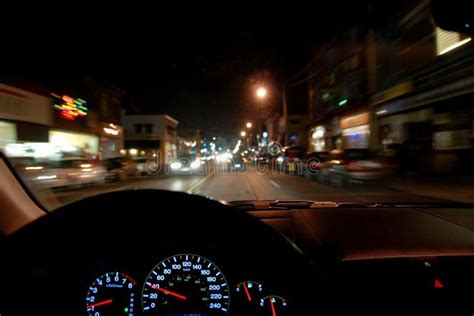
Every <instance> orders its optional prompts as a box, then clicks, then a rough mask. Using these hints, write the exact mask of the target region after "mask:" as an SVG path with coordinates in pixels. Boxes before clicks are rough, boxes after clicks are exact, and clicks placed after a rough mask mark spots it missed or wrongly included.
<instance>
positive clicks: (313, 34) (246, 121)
mask: <svg viewBox="0 0 474 316" xmlns="http://www.w3.org/2000/svg"><path fill="white" fill-rule="evenodd" d="M349 6H350V7H348V8H347V10H344V12H341V10H338V8H337V4H335V5H330V4H328V5H324V7H321V8H319V9H318V10H315V12H313V13H311V14H309V12H308V13H303V12H298V15H296V16H297V17H298V18H297V19H296V20H298V21H297V22H296V23H293V22H289V21H290V19H289V17H287V18H285V19H280V18H277V17H276V16H273V15H271V16H269V13H268V12H264V13H262V12H259V13H257V12H255V15H254V16H252V17H251V18H250V17H249V18H248V19H247V18H242V17H240V18H238V19H236V18H231V17H226V18H219V17H213V16H212V15H210V14H209V17H206V18H204V16H203V17H199V18H198V17H197V16H194V17H191V16H190V17H181V19H180V20H179V21H182V22H183V21H186V27H184V24H183V29H180V28H179V27H178V26H179V25H178V24H179V23H178V22H176V21H178V20H174V24H169V23H168V22H166V23H165V22H164V21H155V20H159V19H157V18H156V17H155V18H156V19H152V20H151V21H150V24H143V25H135V26H132V25H127V27H126V28H124V27H123V26H122V27H118V28H117V29H113V28H111V30H112V29H113V32H112V31H111V32H110V34H107V36H104V37H101V38H99V37H97V38H95V37H96V36H94V34H93V33H96V29H94V30H91V32H90V33H91V35H88V36H86V37H85V38H84V37H81V38H79V37H78V40H75V37H74V38H70V39H68V41H64V42H61V40H57V41H56V40H55V41H56V42H55V43H51V42H50V43H48V45H50V46H51V47H49V48H48V49H47V50H41V49H36V50H35V52H34V54H32V52H31V49H28V50H23V52H25V51H28V52H29V55H28V57H27V58H23V55H16V48H19V47H20V46H17V45H13V44H12V45H10V50H3V51H2V52H1V54H5V55H2V57H3V60H16V59H15V57H16V58H17V59H18V60H20V59H21V60H22V62H21V63H16V62H11V66H10V68H9V69H8V71H5V72H3V73H2V74H1V75H0V150H1V151H2V153H3V154H4V155H5V156H6V157H7V159H8V161H9V163H10V164H11V165H12V166H13V168H14V170H15V172H17V174H18V175H19V176H20V178H21V179H22V180H23V181H24V183H25V184H26V186H27V187H28V188H29V189H30V190H31V191H32V192H33V193H34V194H35V195H37V197H38V199H39V201H40V202H41V203H43V205H44V206H45V207H46V208H48V209H50V210H53V209H55V208H57V207H59V206H60V205H64V204H67V203H71V202H73V201H76V200H80V199H83V198H85V197H88V196H92V195H97V194H101V193H105V192H111V191H119V190H130V189H163V190H173V191H183V192H188V193H192V194H198V195H203V196H207V197H211V198H213V199H217V200H226V201H234V200H256V199H272V200H273V199H278V200H288V199H292V200H294V199H296V200H315V201H333V202H364V203H375V202H377V203H383V202H391V203H404V202H407V203H413V202H428V203H429V202H474V164H473V161H474V147H473V146H474V141H473V139H474V138H473V136H474V112H473V109H474V107H473V104H474V94H473V91H474V82H473V80H472V77H473V76H474V64H473V60H472V56H473V54H472V53H473V51H474V49H473V45H472V43H471V35H469V34H468V33H469V32H467V31H466V33H463V32H457V31H451V30H445V29H442V28H440V27H439V26H437V25H436V24H435V22H434V21H433V19H432V14H431V11H430V5H429V1H401V2H398V1H393V2H391V4H389V5H388V4H386V3H382V2H380V1H375V2H374V3H369V4H368V3H361V4H356V3H354V4H351V5H349ZM308 11H311V10H308ZM316 11H317V12H316ZM248 14H249V12H247V15H248ZM288 14H289V12H288ZM247 15H246V16H247ZM188 18H189V19H188ZM208 18H209V19H208ZM144 20H146V19H144ZM202 20H207V21H209V22H211V25H210V26H205V25H204V24H203V21H202ZM284 21H285V23H284ZM180 23H181V22H180ZM183 23H184V22H183ZM122 28H124V29H123V30H122ZM129 28H130V29H129ZM466 28H468V26H466ZM128 30H129V31H130V32H127V31H128ZM84 32H86V30H84ZM97 33H100V32H97ZM130 33H131V34H132V35H133V36H129V34H130ZM95 35H97V34H95ZM71 36H73V35H71ZM101 36H102V35H101ZM38 38H39V37H38ZM41 38H44V36H43V37H41ZM48 38H50V39H52V38H55V36H52V35H51V36H48ZM104 38H107V40H106V42H107V45H104ZM96 39H97V40H98V44H95V43H96V41H95V40H96ZM25 41H26V40H25ZM25 41H23V42H25ZM28 45H29V44H28ZM31 46H34V45H31ZM28 47H30V46H28ZM14 51H15V52H14ZM53 52H54V53H53ZM59 52H62V53H61V54H59ZM12 53H13V54H12ZM10 54H11V55H13V56H10ZM33 55H34V57H33ZM36 57H38V60H37V61H36ZM60 57H62V58H64V61H63V62H58V60H59V58H60ZM24 62H26V63H27V64H25V63H24ZM19 64H22V65H23V66H27V67H26V68H28V69H27V70H29V71H23V70H20V69H18V68H17V67H19ZM39 65H41V66H43V67H42V68H44V65H47V69H41V70H39V71H38V70H37V68H38V67H37V66H39ZM35 66H36V67H35ZM15 67H16V68H15ZM52 200H55V201H56V202H55V203H51V201H52Z"/></svg>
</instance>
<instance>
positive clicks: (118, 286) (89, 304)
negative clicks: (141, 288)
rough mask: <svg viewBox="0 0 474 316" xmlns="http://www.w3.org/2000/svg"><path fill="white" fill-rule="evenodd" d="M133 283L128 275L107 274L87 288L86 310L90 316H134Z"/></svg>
mask: <svg viewBox="0 0 474 316" xmlns="http://www.w3.org/2000/svg"><path fill="white" fill-rule="evenodd" d="M135 284H136V283H135V281H134V280H133V279H132V278H130V277H129V276H128V275H126V274H123V273H119V272H109V273H106V274H104V275H102V276H100V277H98V278H97V279H96V280H95V281H94V283H92V285H91V286H90V287H89V291H88V292H87V297H86V310H87V312H88V314H89V315H91V316H104V315H105V316H107V315H110V316H112V315H113V316H117V315H124V316H127V315H128V316H131V315H134V310H133V309H134V301H135V297H134V296H135V292H134V289H135Z"/></svg>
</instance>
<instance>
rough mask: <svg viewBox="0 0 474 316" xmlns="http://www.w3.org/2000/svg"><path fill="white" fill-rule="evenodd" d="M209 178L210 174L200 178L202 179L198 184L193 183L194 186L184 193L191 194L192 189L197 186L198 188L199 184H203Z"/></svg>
mask: <svg viewBox="0 0 474 316" xmlns="http://www.w3.org/2000/svg"><path fill="white" fill-rule="evenodd" d="M211 176H212V173H209V174H208V175H207V176H205V177H204V178H202V179H201V180H199V181H198V182H196V183H194V184H193V185H192V186H191V187H190V188H189V189H188V190H187V191H186V193H188V194H192V193H193V191H194V189H196V188H197V187H198V186H200V185H201V184H203V183H204V181H206V180H207V179H209V178H210V177H211Z"/></svg>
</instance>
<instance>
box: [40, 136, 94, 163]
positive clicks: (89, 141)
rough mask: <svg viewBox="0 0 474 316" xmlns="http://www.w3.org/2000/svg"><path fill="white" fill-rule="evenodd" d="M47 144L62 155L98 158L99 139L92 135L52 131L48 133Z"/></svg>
mask: <svg viewBox="0 0 474 316" xmlns="http://www.w3.org/2000/svg"><path fill="white" fill-rule="evenodd" d="M49 143H50V144H51V145H52V146H53V147H55V148H57V149H58V150H59V151H60V152H62V153H63V154H64V155H70V156H86V157H88V158H92V159H97V158H98V154H99V137H98V136H97V135H94V134H86V133H78V132H72V131H64V130H54V129H52V130H50V131H49Z"/></svg>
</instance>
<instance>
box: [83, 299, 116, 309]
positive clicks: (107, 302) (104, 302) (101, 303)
mask: <svg viewBox="0 0 474 316" xmlns="http://www.w3.org/2000/svg"><path fill="white" fill-rule="evenodd" d="M112 302H113V300H112V299H110V300H105V301H102V302H98V303H94V304H91V305H87V306H86V308H87V309H89V308H92V307H98V306H102V305H107V304H110V303H112Z"/></svg>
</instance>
